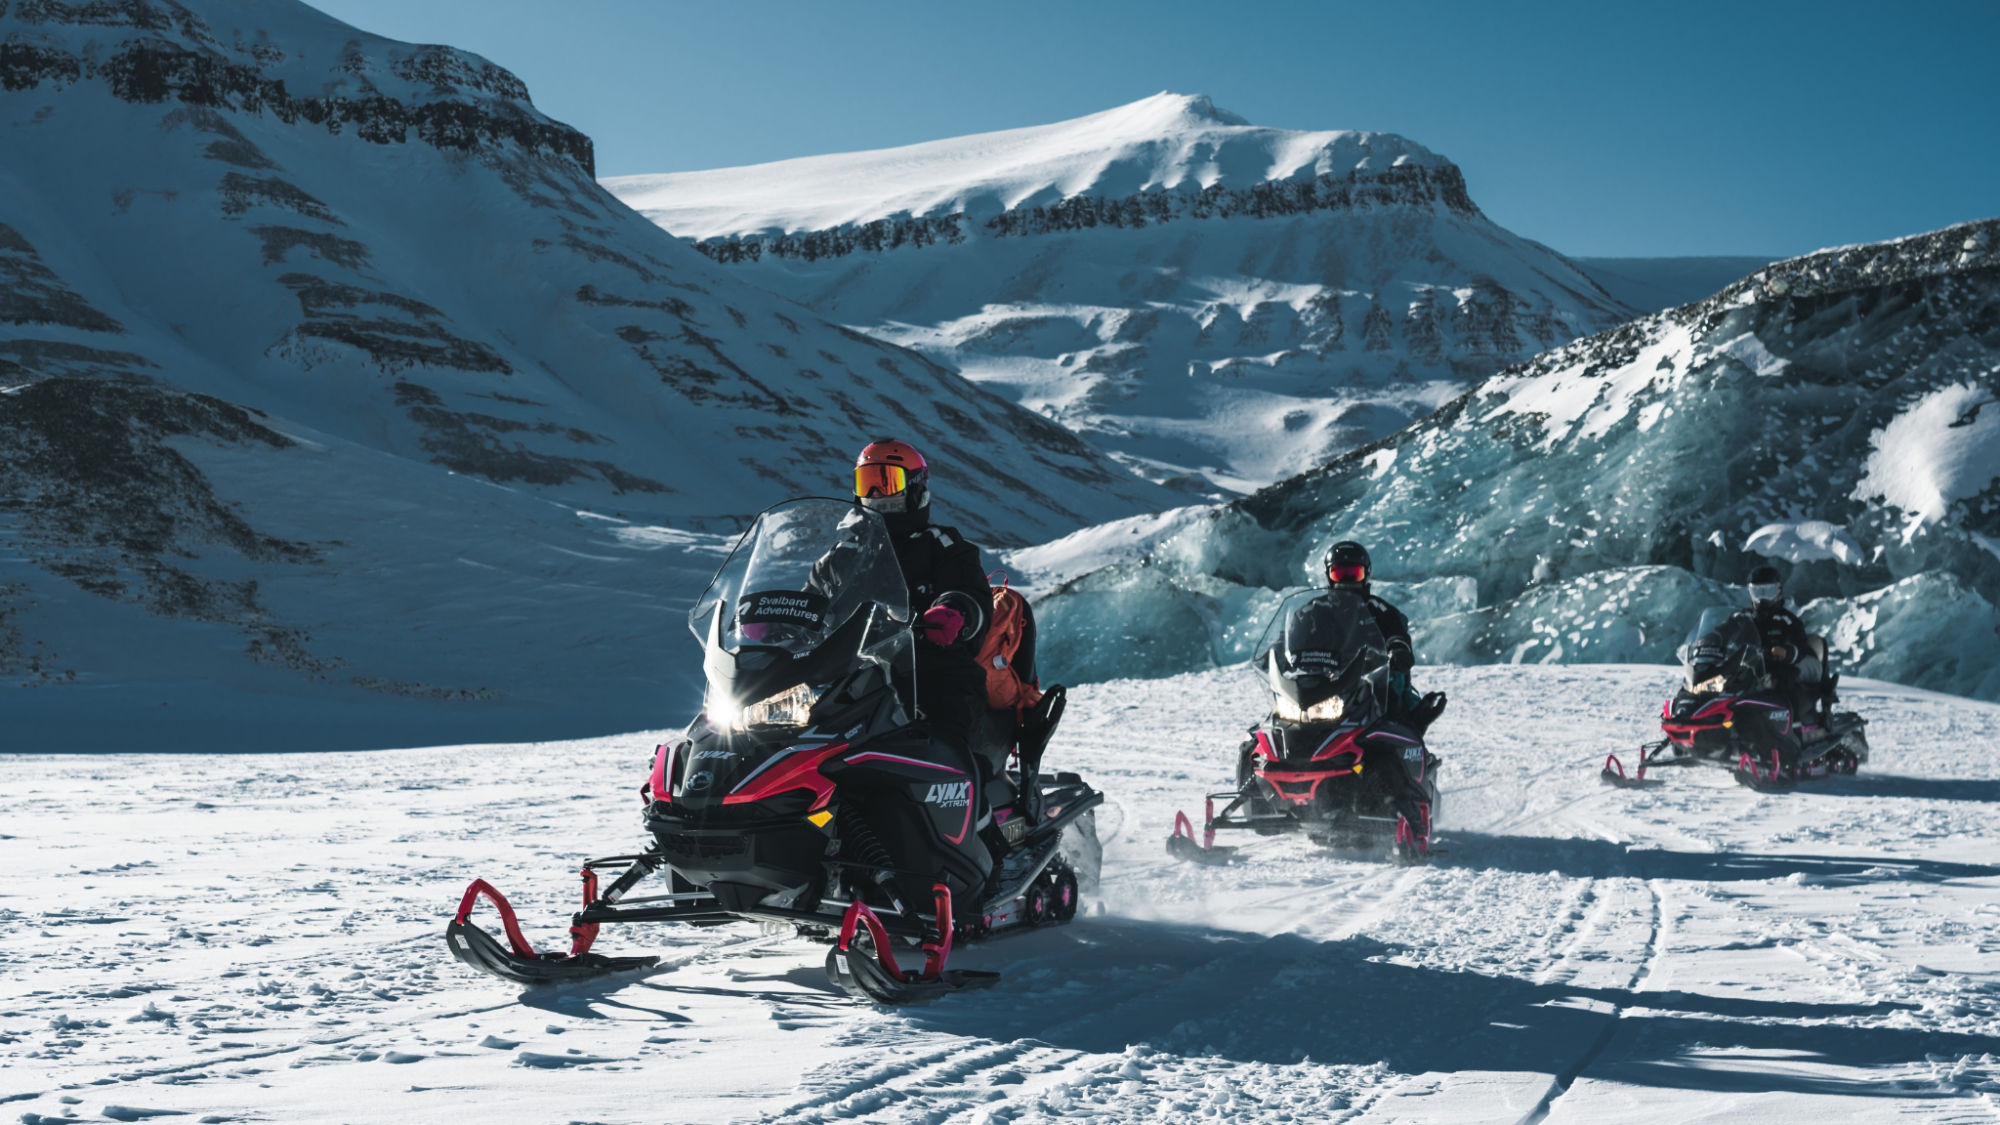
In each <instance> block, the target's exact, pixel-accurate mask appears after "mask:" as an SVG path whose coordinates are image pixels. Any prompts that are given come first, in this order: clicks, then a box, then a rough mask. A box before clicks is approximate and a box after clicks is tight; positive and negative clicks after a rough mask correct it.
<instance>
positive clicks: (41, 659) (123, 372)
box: [0, 0, 1172, 742]
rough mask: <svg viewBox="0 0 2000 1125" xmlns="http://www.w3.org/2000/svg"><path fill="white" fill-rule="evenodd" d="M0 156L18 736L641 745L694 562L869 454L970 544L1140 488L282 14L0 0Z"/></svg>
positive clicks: (325, 20)
mask: <svg viewBox="0 0 2000 1125" xmlns="http://www.w3.org/2000/svg"><path fill="white" fill-rule="evenodd" d="M0 129H4V133H5V136H6V149H5V151H6V154H7V156H6V160H5V161H4V163H0V277H4V278H5V280H6V284H5V285H4V287H0V392H4V393H0V449H4V450H5V456H4V460H0V676H3V677H4V678H5V680H6V681H11V682H17V683H24V684H31V685H36V686H35V687H34V688H33V690H31V691H11V690H10V691H9V692H8V694H9V695H10V696H11V697H12V698H10V699H9V700H8V702H7V703H6V704H5V706H6V709H7V710H8V711H9V713H10V714H9V718H10V719H12V718H14V717H15V716H17V715H25V716H27V717H28V718H34V717H36V716H41V717H43V718H46V720H47V722H48V723H49V724H52V725H51V726H50V727H49V728H47V729H56V728H59V727H61V725H62V724H63V723H64V722H67V721H70V720H72V719H76V720H78V721H81V718H83V717H87V718H89V719H90V720H91V721H102V722H111V721H112V719H113V718H114V715H113V713H114V712H118V713H119V714H120V715H122V716H123V717H122V719H120V720H119V721H121V722H124V723H125V725H124V726H122V727H120V726H115V725H114V726H113V727H106V728H105V729H106V730H112V729H116V730H118V731H121V732H130V733H137V732H142V731H149V730H151V729H153V727H155V726H157V725H159V724H158V723H157V722H156V720H159V719H163V718H164V717H165V716H167V715H172V714H177V712H175V711H174V708H175V707H180V708H183V709H192V710H197V711H200V712H202V714H204V715H206V716H207V717H208V719H211V720H212V719H222V720H227V722H225V723H224V728H226V730H228V731H233V732H235V733H232V734H226V735H212V737H228V738H232V739H234V738H236V737H238V736H239V735H241V736H242V737H243V738H245V739H248V738H249V736H248V735H247V734H244V733H243V732H244V731H247V730H249V729H250V728H252V727H255V726H256V725H257V724H258V723H259V722H263V721H265V720H266V719H268V720H270V722H271V723H273V724H276V725H283V718H282V717H283V716H285V715H291V716H292V718H293V719H294V720H298V719H299V718H300V716H304V715H306V714H308V713H309V712H313V708H315V707H319V708H323V709H324V710H325V711H326V715H325V716H324V717H325V719H326V721H325V722H324V723H318V724H313V723H307V724H305V725H307V726H309V727H311V728H312V729H314V730H318V731H322V732H334V731H337V730H338V729H339V728H341V727H342V726H343V724H349V723H355V722H361V720H360V719H358V718H356V716H361V715H363V714H369V715H378V717H380V715H388V714H392V713H393V714H394V715H396V716H400V717H399V718H397V720H396V721H397V722H413V723H416V724H417V728H413V729H431V728H426V727H423V723H425V722H430V721H432V720H435V721H436V722H438V723H442V724H444V727H440V728H438V731H439V732H440V733H441V732H442V730H444V729H447V728H448V729H451V730H453V731H456V732H457V735H456V736H457V737H475V736H482V735H483V736H486V737H492V736H495V735H497V734H499V733H500V732H501V731H503V730H512V729H516V728H513V727H511V726H509V725H508V724H507V722H505V721H503V720H501V719H498V718H494V719H491V720H488V719H481V718H479V716H499V715H502V714H512V715H516V716H528V717H529V718H530V720H531V721H536V722H545V723H552V724H554V726H553V728H552V727H551V726H549V725H543V726H538V727H536V728H535V729H537V730H539V731H541V732H542V733H543V734H544V735H552V734H555V733H559V732H561V731H565V730H567V731H570V732H574V731H576V730H578V729H579V728H578V727H577V726H575V725H568V726H563V725H562V721H561V720H559V719H556V718H552V716H556V715H557V714H558V713H560V714H561V715H564V716H568V717H570V718H576V717H584V718H585V719H587V721H588V722H589V723H590V725H591V726H592V727H593V728H594V729H612V728H613V727H614V726H623V727H630V726H635V725H646V722H647V721H651V722H658V721H662V720H663V719H664V714H662V712H661V707H662V702H661V699H660V695H661V691H662V687H661V685H662V682H663V679H671V676H670V675H669V671H670V670H671V668H672V667H674V665H673V660H672V658H669V657H665V656H662V655H661V654H662V653H663V651H666V650H667V648H668V647H669V646H671V647H672V648H673V649H675V650H678V649H679V648H680V647H682V646H681V644H680V642H681V640H682V638H681V637H680V636H679V634H678V629H679V626H678V624H677V623H675V621H674V614H673V613H672V612H670V611H671V610H673V609H674V608H675V607H679V606H685V605H686V604H687V603H689V602H691V600H692V599H693V597H694V596H695V594H696V593H698V592H699V589H700V587H701V585H702V583H703V581H704V580H705V578H706V576H707V574H708V573H709V572H710V571H711V570H712V568H713V566H714V565H715V562H716V557H715V551H716V550H717V549H718V542H717V539H716V536H715V534H708V533H718V534H719V533H723V532H726V531H728V530H730V529H733V528H736V527H740V526H741V525H742V522H743V519H744V517H745V515H746V514H747V513H751V512H754V511H756V510H757V509H759V508H760V507H762V506H764V505H766V504H768V503H771V502H773V501H775V500H778V499H781V498H784V497H786V496H790V495H797V494H801V493H822V494H823V493H827V492H834V493H836V494H837V493H838V492H839V491H840V490H842V489H844V488H845V487H846V483H847V475H846V474H847V467H848V466H849V465H850V464H851V463H852V457H853V454H854V451H855V450H856V449H857V448H858V447H859V446H860V445H861V444H862V443H864V442H865V441H867V440H868V439H870V438H872V437H876V436H879V435H882V434H885V433H893V434H896V435H898V436H903V437H906V438H908V439H909V440H911V441H913V442H916V443H917V444H918V445H919V446H920V447H925V448H927V449H929V450H930V451H932V453H933V454H934V459H935V462H936V464H935V476H936V479H937V482H938V485H937V487H938V495H939V497H940V507H941V508H942V509H943V511H942V512H941V515H942V516H943V518H945V519H947V520H949V521H951V522H954V523H956V524H957V525H958V526H960V527H962V528H963V529H964V530H966V531H967V532H969V533H971V534H973V535H975V536H977V537H979V538H980V539H981V540H982V541H984V542H987V543H993V544H1009V543H1012V544H1020V543H1027V542H1032V541H1038V540H1043V539H1048V538H1051V537H1053V536H1056V535H1060V534H1063V533H1065V532H1068V531H1072V530H1074V529H1076V528H1078V527H1081V526H1084V525H1087V524H1093V523H1096V522H1100V521H1103V520H1107V519H1113V518H1118V517H1124V516H1129V515H1132V514H1136V513H1140V512H1145V511H1151V510H1155V509H1157V508H1160V507H1164V506H1166V504H1167V502H1168V501H1169V500H1170V499H1171V497H1172V494H1171V493H1169V492H1168V491H1166V490H1164V489H1161V488H1159V487H1157V486H1155V485H1152V484H1149V483H1147V482H1145V481H1143V480H1140V479H1139V478H1137V477H1135V476H1133V475H1132V474H1130V473H1129V472H1127V471H1126V470H1124V469H1123V468H1121V467H1120V466H1118V465H1116V464H1115V463H1113V462H1111V461H1110V460H1108V459H1107V458H1105V457H1104V456H1103V455H1101V454H1099V453H1098V452H1096V451H1094V450H1093V449H1092V448H1090V447H1089V446H1087V445H1086V444H1084V443H1082V442H1080V441H1079V440H1077V439H1076V438H1075V437H1074V436H1072V435H1071V434H1069V433H1068V432H1066V431H1064V430H1063V429H1062V428H1060V427H1059V426H1056V425H1054V424H1052V423H1050V422H1049V421H1047V420H1046V419H1044V418H1042V417H1040V416H1038V415H1036V414H1033V413H1031V412H1029V411H1026V410H1023V409H1020V408H1018V407H1016V406H1014V405H1012V404H1011V403H1008V402H1005V401H1004V400H1002V399H1000V398H999V397H996V396H995V395H994V394H992V393H991V392H989V391H986V390H984V389H981V388H978V387H975V386H973V385H971V384H969V383H967V382H966V381H965V380H963V379H961V378H960V377H959V376H958V375H956V374H955V373H953V372H952V371H950V370H948V369H946V368H944V367H942V366H940V365H938V364H937V363H935V362H932V361H930V360H928V359H926V358H924V357H922V356H920V355H917V354H915V353H913V352H909V351H906V350H903V349H901V348H897V347H894V346H892V345H889V344H885V343H882V342H880V341H877V340H873V339H869V338H866V337H863V336H860V335H858V334H856V333H853V332H851V331H848V330H846V329H844V328H840V327H838V326H835V325H832V324H829V323H827V322H825V321H824V320H822V319H820V318H818V317H816V316H814V315H813V314H812V313H811V312H810V311H809V310H806V309H804V308H801V307H799V306H798V305H796V304H793V303H791V302H789V301H787V300H785V299H783V298H780V297H777V296H774V295H772V294H770V293H767V292H765V291H763V290H760V289H757V288H756V287H754V286H753V285H752V284H750V283H749V279H746V278H743V277H741V276H737V275H735V274H732V273H731V272H730V271H727V270H724V269H722V268H720V267H718V266H716V265H714V264H713V263H712V262H710V261H708V260H707V259H705V258H703V257H702V256H700V255H699V254H696V253H694V252H693V251H691V250H689V249H688V248H687V247H685V246H684V245H682V244H681V243H679V242H678V241H676V240H674V239H672V238H670V237H668V236H667V235H665V234H664V233H663V232H661V231H660V230H659V229H658V228H657V227H654V226H653V225H652V224H650V223H648V222H646V221H645V220H643V219H642V218H640V217H639V216H637V215H636V214H634V213H632V212H631V211H630V210H629V209H627V208H625V207H624V206H623V205H621V204H620V203H618V202H617V200H615V199H614V198H612V197H611V196H610V195H609V194H608V193H606V192H605V191H604V190H603V189H602V188H600V187H599V186H598V185H597V184H596V183H595V181H594V180H593V179H592V175H591V173H592V149H591V144H590V141H589V139H588V138H586V137H584V136H583V135H581V134H579V133H578V132H576V131H575V130H573V129H571V128H569V127H567V126H565V125H562V124H560V123H558V122H555V121H552V120H550V119H548V118H547V117H544V116H543V115H541V114H540V113H538V112H537V111H536V110H535V109H534V107H533V106H532V104H531V103H530V102H529V100H528V94H527V90H526V89H525V88H524V87H523V86H522V84H521V83H520V82H519V81H518V80H517V79H515V78H514V77H513V76H512V75H510V74H508V73H507V72H506V71H504V70H501V69H500V68H498V67H496V66H494V65H493V64H491V63H489V62H487V61H485V60H483V59H480V58H478V57H476V56H473V55H469V54H466V53H464V52H460V51H455V50H452V49H449V48H445V47H435V46H413V45H409V44H403V43H397V42H393V41H391V40H387V39H382V38H380V37H377V36H372V35H368V34H366V33H364V32H361V31H357V30H356V29H354V28H351V27H348V26H347V25H345V24H342V23H339V22H338V21H335V20H333V19H331V18H329V17H327V16H325V15H322V14H321V13H319V12H317V11H315V10H313V9H311V8H309V7H306V6H305V5H303V4H298V3H291V2H280V3H265V4H256V5H245V4H240V3H234V2H230V0H200V2H190V3H178V2H175V0H126V2H122V3H118V4H96V3H92V4H65V3H56V2H46V3H44V2H37V3H16V4H13V5H11V6H10V5H5V4H0ZM670 528H671V529H677V530H668V529H670ZM683 671H685V669H683ZM183 689H185V690H183ZM140 697H144V699H145V707H146V708H147V710H146V711H143V712H133V713H130V714H126V713H124V711H123V710H121V709H123V708H126V707H127V706H128V704H129V703H130V701H131V700H134V699H138V698H140ZM294 704H297V705H298V707H299V708H300V710H297V711H288V710H287V708H291V707H292V706H293V705H294ZM163 706H164V707H165V710H164V711H163V710H162V709H161V708H162V707H163ZM678 706H679V703H678V701H677V702H676V703H675V704H674V708H678ZM378 713H379V714H378ZM134 715H139V716H142V717H139V718H135V717H134ZM426 715H428V716H431V719H423V718H421V716H426ZM343 716H344V717H343ZM535 716H542V718H540V719H535V718H534V717H535ZM614 716H615V717H614ZM642 719H643V720H644V721H640V720H642ZM23 721H24V722H25V721H26V720H25V719H24V720H23ZM369 721H371V722H372V721H373V720H369ZM454 723H457V724H461V725H457V726H453V725H452V724H454ZM465 723H472V724H473V725H472V726H470V727H468V726H465V725H463V724H465ZM167 725H168V726H172V725H173V724H171V723H169V724H167ZM292 725H293V726H298V725H300V724H299V722H297V721H294V722H293V723H292ZM362 725H366V723H362ZM210 726H211V728H213V723H211V724H210ZM201 728H202V723H201V722H196V721H190V722H189V723H188V724H187V727H186V729H188V730H191V731H193V730H199V729H201ZM26 729H28V728H27V727H26V726H24V725H14V726H12V727H11V729H10V734H11V735H14V736H17V737H18V736H20V734H21V732H22V731H23V730H26ZM397 729H403V728H400V727H399V728H397ZM475 731H477V732H479V734H477V735H476V734H475V733H474V732H475ZM120 737H123V735H122V734H121V735H120ZM190 737H211V736H193V735H191V736H190ZM312 737H320V735H317V734H315V735H312ZM325 737H326V738H328V739H331V740H333V741H335V742H339V741H341V738H340V737H339V736H338V735H337V734H334V733H326V734H325ZM367 737H370V738H373V737H378V736H367ZM411 737H413V738H414V737H415V736H414V735H412V736H411Z"/></svg>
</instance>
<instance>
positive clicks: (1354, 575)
mask: <svg viewBox="0 0 2000 1125" xmlns="http://www.w3.org/2000/svg"><path fill="white" fill-rule="evenodd" d="M1326 576H1327V577H1328V578H1330V579H1332V580H1333V581H1335V582H1340V583H1348V582H1366V581H1368V568H1367V567H1365V566H1358V565H1351V566H1342V565H1339V564H1335V565H1333V566H1330V567H1327V568H1326Z"/></svg>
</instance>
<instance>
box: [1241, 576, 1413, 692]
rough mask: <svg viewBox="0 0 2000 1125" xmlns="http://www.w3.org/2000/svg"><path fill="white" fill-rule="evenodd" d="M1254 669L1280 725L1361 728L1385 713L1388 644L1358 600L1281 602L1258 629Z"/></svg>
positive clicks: (1329, 596)
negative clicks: (1340, 723)
mask: <svg viewBox="0 0 2000 1125" xmlns="http://www.w3.org/2000/svg"><path fill="white" fill-rule="evenodd" d="M1257 663H1258V671H1259V673H1260V674H1261V675H1262V676H1263V678H1264V682H1265V686H1266V687H1267V688H1269V689H1270V691H1271V694H1272V696H1273V697H1274V698H1273V707H1274V710H1275V711H1276V713H1277V714H1278V716H1279V717H1280V718H1285V719H1290V720H1292V721H1295V722H1335V721H1340V720H1354V721H1359V722H1366V721H1368V720H1369V719H1372V718H1374V717H1375V716H1377V715H1379V714H1381V713H1382V712H1383V711H1384V710H1385V709H1386V702H1387V699H1388V690H1389V641H1388V638H1386V637H1384V636H1383V635H1382V627H1381V626H1380V625H1378V624H1377V623H1376V621H1375V614H1374V613H1373V612H1372V611H1371V610H1370V609H1369V608H1368V602H1367V600H1366V599H1365V598H1363V597H1362V596H1361V595H1360V594H1357V593H1352V592H1350V591H1346V590H1306V591H1301V592H1299V593H1296V594H1293V595H1291V596H1290V597H1288V598H1286V599H1285V600H1284V601H1283V602H1282V603H1280V604H1279V606H1278V609H1277V612H1276V613H1274V614H1273V615H1272V617H1271V620H1270V622H1269V623H1268V624H1267V625H1266V626H1265V627H1264V636H1263V638H1262V639H1261V640H1260V641H1259V643H1258V656H1257Z"/></svg>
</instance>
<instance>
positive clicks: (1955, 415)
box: [1854, 382, 2000, 542]
mask: <svg viewBox="0 0 2000 1125" xmlns="http://www.w3.org/2000/svg"><path fill="white" fill-rule="evenodd" d="M1993 403H1994V399H1993V390H1992V388H1991V387H1988V386H1985V385H1982V384H1979V383H1973V382H1966V383H1957V384H1953V385H1950V386H1944V387H1939V388H1937V389H1936V390H1933V391H1930V392H1928V393H1926V394H1924V395H1922V396H1920V397H1919V398H1918V399H1917V400H1916V401H1915V402H1912V403H1911V404H1910V405H1909V406H1908V407H1907V408H1906V409H1904V410H1903V411H1902V412H1901V413H1899V414H1897V415H1896V416H1895V417H1894V418H1892V419H1890V420H1889V422H1888V423H1887V424H1885V425H1883V426H1882V427H1881V428H1880V429H1878V430H1876V431H1875V432H1874V433H1873V434H1872V435H1871V436H1870V438H1869V442H1870V444H1871V445H1872V447H1873V450H1872V452H1870V454H1869V456H1868V461H1867V464H1866V465H1865V466H1864V467H1863V472H1864V474H1865V475H1863V476H1862V478H1861V479H1860V481H1858V482H1857V483H1856V484H1855V486H1854V498H1855V499H1857V500H1882V501H1884V502H1886V503H1889V504H1893V505H1895V506H1896V507H1898V508H1901V509H1902V510H1903V511H1904V512H1905V513H1907V515H1908V520H1907V522H1906V523H1905V524H1904V527H1903V540H1904V542H1908V541H1909V540H1910V539H1911V538H1913V537H1914V536H1915V535H1916V534H1917V532H1918V531H1920V530H1922V529H1923V528H1924V527H1925V526H1926V525H1929V524H1935V523H1937V522H1939V521H1941V520H1942V519H1943V518H1944V517H1945V514H1946V513H1947V512H1948V511H1949V510H1950V508H1951V506H1952V505H1953V504H1954V503H1956V502H1957V501H1959V500H1963V499H1965V498H1967V497H1969V496H1976V495H1978V494H1979V493H1980V492H1982V491H1984V490H1985V489H1986V488H1987V486H1988V485H1991V484H1992V483H1993V482H1994V480H1995V479H2000V411H1988V410H1986V409H1985V408H1986V407H1988V406H1991V405H1993Z"/></svg>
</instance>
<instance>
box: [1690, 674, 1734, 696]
mask: <svg viewBox="0 0 2000 1125" xmlns="http://www.w3.org/2000/svg"><path fill="white" fill-rule="evenodd" d="M1724 679H1725V677H1723V676H1721V675H1714V676H1710V677H1709V678H1707V679H1705V680H1703V681H1702V682H1700V683H1698V684H1696V685H1694V686H1693V687H1691V688H1689V689H1688V690H1689V691H1692V692H1695V693H1696V694H1704V693H1720V692H1723V691H1726V690H1728V689H1727V688H1725V687H1723V684H1722V681H1723V680H1724Z"/></svg>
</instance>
